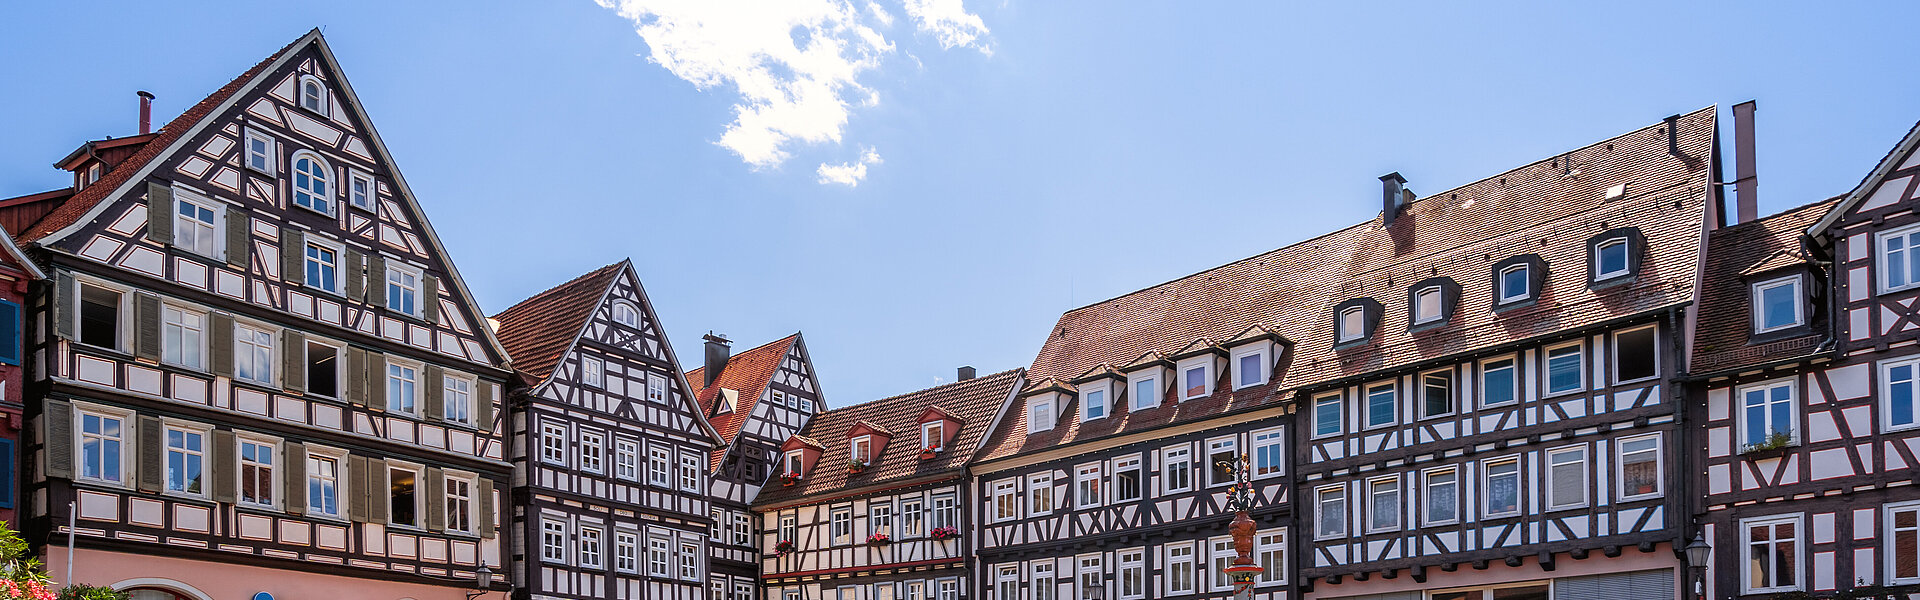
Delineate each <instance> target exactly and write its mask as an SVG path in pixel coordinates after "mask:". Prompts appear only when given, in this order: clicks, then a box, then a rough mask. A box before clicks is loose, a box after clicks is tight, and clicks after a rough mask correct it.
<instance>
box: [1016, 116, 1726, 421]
mask: <svg viewBox="0 0 1920 600" xmlns="http://www.w3.org/2000/svg"><path fill="white" fill-rule="evenodd" d="M1714 117H1715V111H1714V109H1713V108H1711V107H1709V108H1705V109H1701V110H1699V111H1695V112H1693V113H1690V114H1686V115H1681V116H1678V117H1676V118H1675V120H1674V123H1675V124H1676V125H1677V127H1676V128H1675V132H1674V133H1675V134H1676V137H1675V140H1674V141H1675V143H1676V145H1677V146H1678V148H1679V151H1680V155H1679V156H1673V155H1670V154H1669V153H1668V131H1667V124H1666V123H1665V122H1662V123H1659V124H1655V125H1650V126H1647V127H1644V128H1642V129H1639V130H1636V131H1633V132H1630V133H1627V134H1625V135H1622V136H1619V137H1615V138H1613V139H1610V140H1605V141H1602V142H1599V143H1596V144H1593V145H1590V146H1587V147H1584V148H1580V149H1577V150H1573V151H1571V152H1566V153H1562V154H1558V155H1556V156H1554V157H1553V158H1550V159H1546V160H1541V161H1538V162H1535V163H1533V164H1530V165H1527V166H1524V167H1521V168H1518V169H1515V170H1512V171H1508V172H1506V173H1502V174H1500V175H1497V176H1494V177H1489V178H1487V179H1484V180H1481V181H1478V182H1474V183H1471V184H1468V185H1466V186H1462V187H1459V188H1456V189H1453V190H1448V191H1444V192H1440V193H1436V194H1432V195H1429V196H1427V197H1424V198H1421V199H1419V200H1416V201H1414V202H1412V203H1411V204H1408V205H1406V206H1405V207H1404V208H1403V209H1401V210H1402V212H1401V213H1400V215H1399V216H1398V217H1397V218H1396V219H1395V220H1394V221H1393V223H1392V224H1391V225H1387V226H1383V225H1382V220H1381V219H1380V218H1378V217H1376V218H1375V219H1373V220H1371V221H1368V222H1365V223H1360V224H1357V225H1353V226H1351V227H1347V228H1344V229H1340V230H1338V231H1334V232H1332V233H1328V234H1325V235H1322V236H1319V237H1315V238H1312V239H1309V240H1306V241H1303V242H1300V243H1297V244H1293V245H1291V246H1287V247H1285V248H1281V249H1279V250H1275V251H1272V252H1268V253H1266V254H1261V255H1259V256H1255V257H1252V258H1248V259H1245V260H1241V261H1238V262H1234V263H1231V264H1228V265H1224V266H1221V267H1217V268H1214V269H1209V270H1207V271H1203V272H1200V273H1197V274H1194V275H1191V276H1187V277H1184V278H1181V279H1177V280H1174V281H1169V282H1166V283H1162V284H1159V285H1156V286H1153V287H1150V288H1147V289H1144V290H1140V291H1137V292H1134V293H1131V294H1127V295H1124V296H1120V297H1118V298H1114V299H1111V300H1107V301H1104V302H1100V303H1097V304H1093V305H1090V306H1086V307H1082V308H1078V309H1074V310H1070V311H1067V313H1066V314H1064V315H1062V316H1061V317H1060V321H1059V323H1058V324H1057V325H1056V326H1055V327H1054V329H1053V330H1052V331H1051V332H1049V335H1048V336H1047V339H1046V343H1045V345H1044V346H1043V347H1042V348H1041V350H1040V353H1039V355H1038V356H1036V357H1035V358H1034V361H1033V365H1032V367H1031V368H1030V369H1029V376H1030V378H1031V379H1033V380H1036V381H1037V380H1044V379H1045V378H1049V377H1054V378H1061V379H1066V378H1072V377H1076V376H1079V375H1081V374H1083V373H1086V372H1088V370H1089V369H1092V368H1093V367H1095V366H1096V365H1099V364H1101V363H1108V364H1115V365H1128V364H1132V363H1137V362H1139V361H1138V360H1136V357H1143V355H1147V354H1148V353H1155V352H1159V353H1169V352H1175V351H1177V350H1179V349H1180V348H1182V347H1184V346H1186V345H1187V344H1188V343H1190V342H1192V341H1194V340H1196V339H1199V338H1209V339H1215V340H1219V339H1230V338H1233V337H1235V336H1236V335H1237V334H1240V333H1242V332H1244V331H1245V330H1246V329H1247V328H1248V327H1249V326H1251V325H1254V324H1265V325H1266V326H1268V327H1270V328H1271V330H1272V331H1273V332H1274V333H1275V334H1277V335H1279V336H1282V337H1283V338H1284V339H1285V340H1288V341H1290V342H1291V343H1292V347H1293V348H1292V350H1291V352H1292V353H1293V354H1294V356H1292V357H1291V358H1290V359H1289V360H1288V361H1286V362H1287V363H1290V364H1287V365H1285V369H1284V370H1283V371H1282V372H1281V375H1282V379H1281V381H1279V382H1278V388H1277V389H1288V390H1291V389H1299V388H1305V387H1311V386H1316V385H1327V384H1329V383H1331V382H1334V381H1336V380H1340V379H1342V378H1346V377H1352V376H1359V375H1362V374H1368V373H1374V372H1378V371H1380V370H1383V369H1392V368H1397V367H1405V366H1410V365H1414V364H1416V363H1420V362H1423V361H1429V360H1435V359H1438V358H1440V357H1443V356H1448V355H1454V354H1459V353H1463V352H1469V351H1473V350H1476V349H1482V348H1489V347H1493V346H1497V345H1501V344H1505V343H1509V342H1513V341H1517V340H1521V339H1527V338H1529V337H1533V336H1539V335H1544V334H1548V333H1551V332H1554V331H1560V330H1565V329H1568V328H1573V327H1579V326H1583V325H1589V324H1596V323H1600V322H1603V321H1607V320H1610V319H1613V318H1616V317H1621V316H1627V315H1632V314H1645V313H1648V312H1651V311H1656V310H1660V309H1663V308H1665V307H1671V306H1675V305H1678V304H1682V303H1685V302H1687V301H1689V300H1690V299H1691V298H1692V291H1693V290H1692V280H1693V275H1694V269H1695V265H1694V263H1695V259H1696V256H1697V253H1698V251H1697V248H1698V243H1699V238H1700V234H1701V231H1702V230H1703V223H1704V220H1705V214H1706V210H1705V207H1706V202H1705V199H1706V197H1705V194H1704V191H1703V190H1704V186H1705V185H1706V183H1707V171H1706V165H1707V157H1708V156H1709V155H1710V153H1711V150H1712V141H1713V135H1714V131H1715V121H1714ZM1576 168H1577V169H1578V174H1575V173H1574V171H1575V169H1576ZM1622 184H1624V185H1626V186H1627V188H1626V189H1627V192H1626V194H1625V196H1624V197H1623V198H1619V199H1613V200H1608V199H1607V190H1608V189H1609V188H1612V187H1614V186H1617V185H1622ZM1619 227H1637V228H1640V229H1641V231H1642V233H1643V234H1644V236H1645V240H1646V244H1645V245H1646V247H1647V248H1648V249H1649V250H1648V251H1647V253H1646V254H1645V255H1644V262H1643V264H1642V266H1643V269H1642V270H1641V271H1640V274H1639V275H1638V276H1637V277H1636V278H1635V280H1634V281H1633V282H1632V283H1631V284H1627V285H1619V286H1612V287H1607V288H1602V289H1598V290H1595V289H1589V288H1588V286H1587V274H1586V273H1587V269H1586V261H1587V258H1586V252H1587V250H1586V241H1587V239H1588V238H1590V237H1591V236H1593V235H1595V234H1597V233H1600V232H1601V231H1603V230H1605V229H1611V228H1619ZM1527 254H1539V255H1541V256H1542V258H1544V259H1545V260H1546V262H1547V265H1548V268H1547V271H1548V274H1547V282H1546V285H1545V291H1544V292H1543V293H1542V295H1541V296H1540V297H1539V299H1538V300H1536V301H1535V302H1534V303H1533V306H1530V307H1525V308H1512V309H1508V310H1505V311H1501V312H1499V313H1495V312H1493V311H1492V310H1490V307H1491V305H1492V283H1493V282H1492V271H1491V269H1492V266H1493V263H1495V262H1497V261H1500V260H1503V259H1506V258H1509V257H1513V256H1520V255H1527ZM1436 276H1446V277H1451V278H1452V279H1453V280H1454V281H1455V282H1456V283H1457V284H1459V285H1460V287H1461V296H1460V299H1459V304H1458V305H1457V306H1458V308H1457V310H1456V311H1455V312H1454V314H1453V316H1452V318H1451V320H1450V321H1449V322H1448V323H1447V324H1446V325H1443V326H1440V327H1437V328H1431V329H1425V328H1423V329H1422V330H1421V331H1417V332H1416V331H1409V328H1408V327H1407V310H1406V295H1407V293H1406V290H1407V287H1408V286H1410V285H1412V284H1413V283H1415V282H1418V281H1421V280H1424V279H1427V278H1429V277H1436ZM1354 298H1372V299H1374V300H1376V301H1378V302H1380V303H1381V304H1382V305H1384V307H1385V311H1384V312H1385V314H1384V315H1383V318H1382V319H1381V321H1380V323H1379V325H1378V327H1377V329H1376V331H1375V333H1374V335H1373V337H1372V338H1371V341H1370V342H1369V343H1366V344H1359V345H1356V346H1354V347H1352V348H1345V349H1341V350H1336V349H1335V348H1334V339H1333V338H1334V328H1333V323H1334V315H1333V309H1334V308H1335V305H1337V304H1339V303H1340V302H1343V301H1346V300H1349V299H1354ZM1220 387H1222V388H1231V387H1232V386H1220ZM1277 389H1276V388H1275V387H1274V386H1272V385H1269V386H1257V387H1253V388H1248V389H1245V390H1238V391H1235V390H1231V389H1222V390H1220V391H1218V392H1216V393H1215V394H1214V395H1213V396H1210V397H1207V398H1201V399H1195V400H1189V401H1184V402H1172V401H1168V402H1162V403H1161V405H1160V406H1159V407H1157V408H1153V409H1149V410H1147V411H1140V412H1138V413H1137V414H1136V413H1129V412H1128V411H1127V410H1126V407H1125V406H1124V404H1125V403H1127V402H1128V400H1126V399H1116V400H1120V402H1118V403H1116V409H1115V410H1114V411H1113V413H1112V416H1111V417H1110V418H1106V419H1099V420H1096V421H1094V422H1091V423H1086V424H1082V423H1078V419H1076V418H1070V417H1067V416H1064V415H1071V414H1073V413H1072V412H1071V408H1069V410H1068V411H1067V412H1065V413H1063V416H1062V418H1061V419H1060V424H1061V425H1062V426H1057V427H1055V428H1054V429H1053V430H1051V431H1047V432H1042V433H1040V434H1036V435H1034V436H1027V435H1025V416H1026V410H1025V407H1024V402H1022V403H1019V404H1021V405H1020V406H1018V407H1017V408H1018V409H1017V410H1015V411H1012V412H1010V413H1009V415H1008V417H1007V421H1008V422H1007V423H1006V424H1004V425H1002V426H1001V427H1000V428H999V430H998V433H996V434H995V436H994V438H995V439H994V440H992V441H990V442H989V443H988V448H987V449H986V450H983V452H982V459H994V458H1001V457H1007V456H1013V455H1016V454H1019V453H1021V452H1027V451H1031V450H1035V449H1038V448H1043V447H1050V446H1055V445H1059V444H1066V443H1073V442H1078V441H1086V440H1091V439H1096V438H1100V437H1106V436H1110V435H1117V434H1120V433H1126V432H1131V431H1139V430H1141V429H1145V428H1151V427H1156V426H1161V425H1168V424H1173V423H1179V422H1186V421H1193V420H1198V419H1203V418H1207V417H1210V416H1214V415H1219V414H1222V413H1225V412H1233V411H1238V410H1240V409H1243V408H1249V407H1253V406H1257V405H1260V404H1264V403H1267V402H1271V401H1275V400H1276V399H1277V398H1279V395H1278V394H1276V393H1275V392H1276V391H1277Z"/></svg>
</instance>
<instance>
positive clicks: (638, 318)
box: [494, 261, 719, 600]
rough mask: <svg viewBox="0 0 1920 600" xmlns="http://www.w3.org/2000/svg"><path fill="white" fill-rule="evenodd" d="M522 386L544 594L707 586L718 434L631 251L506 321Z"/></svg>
mask: <svg viewBox="0 0 1920 600" xmlns="http://www.w3.org/2000/svg"><path fill="white" fill-rule="evenodd" d="M494 321H495V322H497V323H498V324H499V334H500V339H501V342H502V344H504V345H505V346H506V348H507V350H508V352H509V353H510V354H511V355H512V356H513V357H514V361H515V365H516V366H517V367H518V369H519V370H520V372H521V374H522V376H523V377H524V378H525V380H526V385H525V386H524V387H518V388H516V389H515V390H514V392H513V394H514V400H515V402H514V405H515V406H516V407H517V409H516V411H515V412H514V414H513V419H512V427H513V435H514V436H515V437H516V438H517V441H516V443H515V444H514V449H515V451H514V454H513V462H514V465H515V467H516V471H515V475H516V476H515V480H516V481H515V487H514V498H515V502H516V506H517V507H518V508H519V513H520V517H519V520H518V521H517V522H516V523H515V526H516V527H518V528H519V531H520V534H521V535H522V536H524V537H521V538H519V539H521V540H525V542H524V544H522V547H516V548H515V549H514V555H515V557H516V562H515V564H514V568H515V571H516V573H517V574H518V575H519V577H518V579H517V580H518V581H519V582H520V584H521V586H522V587H523V589H525V590H526V593H527V594H529V595H530V596H531V597H534V598H608V599H639V598H649V599H652V598H673V599H679V600H694V599H696V598H699V597H701V596H702V595H704V590H705V589H706V588H707V580H708V572H709V568H708V549H707V545H708V540H707V538H708V536H709V532H710V531H711V530H712V529H713V527H714V525H715V523H714V521H713V519H712V516H711V513H710V512H709V502H708V498H707V489H708V486H709V485H710V483H709V481H708V473H707V465H708V456H709V454H711V453H712V452H713V449H714V447H715V446H716V445H717V444H718V443H719V436H718V435H717V434H716V433H715V432H714V431H713V428H712V427H711V426H710V425H709V424H708V423H707V421H706V419H705V418H704V417H703V416H702V415H701V412H700V408H699V405H698V404H697V403H696V402H695V397H694V395H693V394H692V393H691V391H690V389H691V388H690V387H689V386H688V385H687V384H686V381H685V380H684V379H682V378H681V377H680V375H679V373H680V365H679V362H678V361H677V360H676V359H675V358H674V355H673V348H672V346H671V345H670V344H669V343H668V340H667V337H666V332H665V331H664V330H663V329H662V328H661V325H660V319H659V317H658V316H657V315H656V314H655V313H654V311H653V306H652V303H651V302H649V301H648V300H647V296H646V292H645V290H643V289H642V288H641V286H640V281H639V276H638V275H637V274H636V273H635V272H634V270H633V266H632V264H631V262H629V261H622V262H620V263H617V264H613V265H608V266H606V267H603V268H601V269H597V270H595V271H593V272H590V273H587V274H586V275H582V276H580V277H578V278H576V279H574V280H572V281H569V282H567V283H564V284H561V285H559V286H557V287H555V288H553V289H550V290H547V291H545V292H542V293H540V294H537V295H535V296H533V297H532V298H529V299H527V300H525V301H522V302H521V303H519V304H516V305H514V306H513V307H511V308H508V309H507V310H505V311H503V312H501V313H500V314H499V315H496V316H495V317H494Z"/></svg>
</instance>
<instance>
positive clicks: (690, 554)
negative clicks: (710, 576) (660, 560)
mask: <svg viewBox="0 0 1920 600" xmlns="http://www.w3.org/2000/svg"><path fill="white" fill-rule="evenodd" d="M705 556H706V553H704V552H701V551H700V543H699V542H689V541H687V540H680V578H681V579H685V580H687V581H699V580H700V563H702V562H705V561H704V560H702V559H703V558H704V557H705Z"/></svg>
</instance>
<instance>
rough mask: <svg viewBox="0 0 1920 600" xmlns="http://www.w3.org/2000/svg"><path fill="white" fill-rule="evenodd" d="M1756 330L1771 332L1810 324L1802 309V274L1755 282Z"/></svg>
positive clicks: (1753, 293)
mask: <svg viewBox="0 0 1920 600" xmlns="http://www.w3.org/2000/svg"><path fill="white" fill-rule="evenodd" d="M1751 289H1752V297H1753V332H1754V333H1767V332H1770V331H1779V330H1782V329H1788V328H1792V327H1797V326H1800V325H1804V324H1806V315H1805V314H1804V311H1802V310H1801V309H1800V299H1801V294H1800V276H1799V275H1793V276H1790V277H1781V278H1779V279H1769V280H1766V281H1761V282H1758V283H1755V284H1753V286H1752V288H1751Z"/></svg>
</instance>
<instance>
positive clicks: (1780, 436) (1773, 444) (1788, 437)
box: [1741, 431, 1793, 453]
mask: <svg viewBox="0 0 1920 600" xmlns="http://www.w3.org/2000/svg"><path fill="white" fill-rule="evenodd" d="M1792 445H1793V432H1792V431H1775V432H1773V433H1771V434H1768V435H1767V439H1766V441H1763V442H1760V443H1758V444H1747V447H1746V448H1745V449H1743V450H1741V452H1743V453H1745V452H1765V451H1768V450H1779V449H1781V448H1785V447H1788V446H1792Z"/></svg>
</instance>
